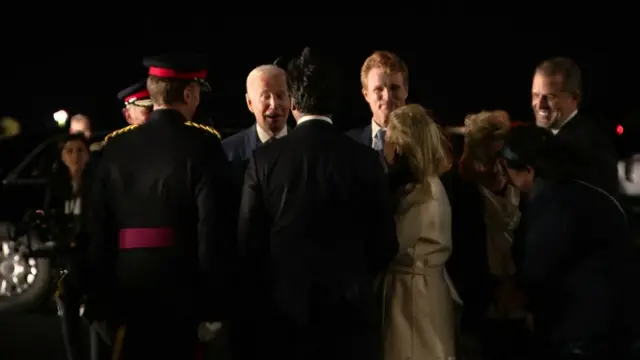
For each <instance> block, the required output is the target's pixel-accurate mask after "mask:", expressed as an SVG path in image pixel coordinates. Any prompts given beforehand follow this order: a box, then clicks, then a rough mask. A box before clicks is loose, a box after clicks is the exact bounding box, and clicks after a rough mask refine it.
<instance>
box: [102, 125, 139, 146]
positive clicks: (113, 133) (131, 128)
mask: <svg viewBox="0 0 640 360" xmlns="http://www.w3.org/2000/svg"><path fill="white" fill-rule="evenodd" d="M138 126H140V125H138V124H136V125H129V126H125V127H123V128H122V129H118V130H116V131H113V132H111V133H109V135H107V136H105V137H104V140H103V141H102V145H103V146H104V145H105V144H106V143H107V141H109V139H112V138H114V137H116V136H118V135H120V134H124V133H126V132H129V131H131V130H133V129H135V128H137V127H138Z"/></svg>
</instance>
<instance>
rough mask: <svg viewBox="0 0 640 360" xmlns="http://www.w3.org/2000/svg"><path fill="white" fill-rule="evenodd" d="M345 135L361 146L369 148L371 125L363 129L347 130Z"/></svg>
mask: <svg viewBox="0 0 640 360" xmlns="http://www.w3.org/2000/svg"><path fill="white" fill-rule="evenodd" d="M346 134H347V136H348V137H350V138H352V139H353V140H355V141H357V142H359V143H361V144H363V145H367V146H368V147H371V145H372V142H373V140H372V135H371V124H369V125H367V126H365V127H361V128H356V129H352V130H349V131H347V132H346Z"/></svg>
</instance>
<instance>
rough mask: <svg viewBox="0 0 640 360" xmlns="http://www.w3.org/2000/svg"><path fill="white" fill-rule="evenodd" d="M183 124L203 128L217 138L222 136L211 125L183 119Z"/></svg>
mask: <svg viewBox="0 0 640 360" xmlns="http://www.w3.org/2000/svg"><path fill="white" fill-rule="evenodd" d="M184 124H185V125H187V126H192V127H194V128H198V129H201V130H204V131H206V132H209V133H211V134H213V135H215V136H217V137H218V139H220V140H222V136H220V133H219V132H218V131H216V129H214V128H212V127H211V126H207V125H202V124H198V123H194V122H192V121H185V123H184Z"/></svg>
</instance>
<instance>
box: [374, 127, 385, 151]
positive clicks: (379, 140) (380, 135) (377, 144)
mask: <svg viewBox="0 0 640 360" xmlns="http://www.w3.org/2000/svg"><path fill="white" fill-rule="evenodd" d="M386 133H387V130H385V129H380V130H378V132H377V133H376V136H375V137H374V138H373V144H372V145H373V148H374V149H375V150H378V151H381V150H382V149H383V148H384V136H385V134H386Z"/></svg>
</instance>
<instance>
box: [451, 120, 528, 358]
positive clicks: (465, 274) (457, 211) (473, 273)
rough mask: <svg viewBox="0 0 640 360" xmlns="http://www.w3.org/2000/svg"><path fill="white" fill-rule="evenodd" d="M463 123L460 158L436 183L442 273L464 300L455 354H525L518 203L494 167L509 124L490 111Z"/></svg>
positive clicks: (522, 207)
mask: <svg viewBox="0 0 640 360" xmlns="http://www.w3.org/2000/svg"><path fill="white" fill-rule="evenodd" d="M464 124H465V127H464V151H463V154H462V157H461V159H460V160H459V163H458V166H456V167H454V168H453V170H452V171H450V172H449V173H447V174H446V177H447V178H448V179H447V180H446V181H443V182H444V183H445V185H446V186H447V193H448V195H449V198H450V200H451V211H452V224H453V229H452V237H453V249H454V250H453V252H452V254H451V258H450V260H449V262H448V263H447V269H448V271H449V274H450V275H451V278H452V280H453V282H454V284H455V286H456V289H457V290H458V291H459V292H460V296H461V298H462V301H463V302H464V305H463V307H462V309H461V310H462V312H461V318H460V337H459V340H460V343H459V346H460V348H459V352H460V356H468V355H469V354H476V353H479V354H481V355H482V357H483V358H487V359H495V360H502V359H511V358H513V357H516V356H519V354H521V353H523V352H526V351H527V341H528V340H529V337H530V336H529V331H528V329H527V323H526V321H527V313H526V311H525V303H524V298H523V296H522V292H521V291H520V290H519V289H518V286H517V283H516V275H517V264H518V262H519V258H520V257H521V245H522V243H523V240H524V231H525V228H524V226H523V223H522V221H521V218H522V213H523V212H524V211H525V205H526V201H523V199H522V197H521V195H520V191H519V190H518V189H517V188H515V187H514V186H512V185H511V184H509V183H508V181H507V178H506V175H505V174H504V171H503V170H502V168H501V167H500V166H499V163H498V155H499V150H500V147H501V146H502V143H503V141H504V138H505V136H506V135H507V133H508V132H509V129H510V127H511V121H510V119H509V115H508V114H507V113H506V112H504V111H499V110H498V111H483V112H480V113H477V114H470V115H468V116H467V117H466V118H465V122H464Z"/></svg>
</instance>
